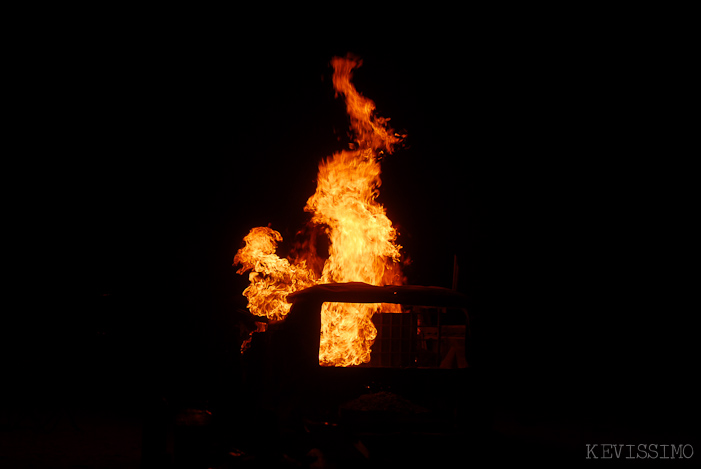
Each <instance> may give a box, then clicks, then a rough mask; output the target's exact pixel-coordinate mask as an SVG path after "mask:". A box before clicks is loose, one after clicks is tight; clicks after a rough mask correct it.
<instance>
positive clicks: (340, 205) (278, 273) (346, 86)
mask: <svg viewBox="0 0 701 469" xmlns="http://www.w3.org/2000/svg"><path fill="white" fill-rule="evenodd" d="M361 63H362V62H361V61H360V60H358V59H356V58H353V57H351V56H350V55H349V56H348V57H345V58H339V57H335V58H334V59H333V60H332V61H331V65H332V66H333V68H334V75H333V86H334V89H335V90H336V93H337V95H338V93H341V94H343V95H344V96H345V100H346V107H347V111H348V115H349V116H350V121H351V130H352V131H353V135H354V136H355V139H356V141H355V142H354V143H352V144H351V145H350V149H349V150H343V151H341V152H340V153H336V154H334V155H333V156H331V157H330V158H328V159H327V160H325V161H323V162H322V163H321V164H320V165H319V175H318V179H317V189H316V192H315V193H314V195H313V196H312V197H310V198H309V200H308V201H307V205H306V207H305V210H306V211H308V212H311V213H312V214H313V217H312V222H313V223H316V224H318V225H321V226H323V227H324V228H325V231H326V234H327V235H328V238H329V241H330V245H329V257H328V259H326V261H325V262H324V264H323V270H322V271H321V275H320V276H316V275H315V274H314V272H313V271H312V269H311V268H310V267H308V266H307V264H306V261H305V260H299V259H304V258H305V257H306V258H310V257H312V258H313V257H314V256H313V253H312V255H311V256H309V255H307V256H299V257H298V258H297V259H298V260H297V261H296V262H290V261H289V260H287V259H281V258H280V257H278V256H277V255H276V254H275V250H276V247H277V242H279V241H282V236H281V235H280V233H278V232H277V231H274V230H272V229H270V228H254V229H252V230H251V232H250V233H249V234H248V235H247V236H246V237H245V238H244V241H245V242H246V245H245V247H243V248H242V249H240V250H239V251H238V253H237V254H236V257H235V258H234V263H235V264H241V268H240V269H239V270H238V273H244V272H246V271H248V270H250V271H251V273H250V274H249V279H250V281H251V284H250V286H249V287H248V288H246V290H244V292H243V294H244V295H245V296H246V297H247V298H248V308H249V309H250V311H251V312H252V313H253V314H256V315H259V316H266V317H268V318H270V319H273V320H279V319H282V318H284V316H285V315H286V314H287V313H288V312H289V310H290V305H289V304H288V303H287V302H286V298H287V295H288V294H289V293H292V292H294V291H297V290H300V289H303V288H306V287H309V286H311V285H313V284H317V283H331V282H364V283H368V284H371V285H400V284H401V283H402V275H401V270H400V263H399V261H400V249H401V246H399V245H397V244H396V242H395V241H396V238H397V231H396V230H395V229H394V228H393V227H392V222H391V221H390V220H389V218H387V215H386V213H385V209H384V207H383V206H382V205H381V204H379V203H378V202H377V201H376V198H377V196H378V194H379V192H378V188H379V187H380V183H381V182H380V162H379V159H380V158H381V157H382V155H383V154H384V153H385V152H386V153H392V151H393V147H394V145H395V144H397V143H399V142H400V141H401V139H402V137H403V136H400V135H398V134H396V133H395V132H394V131H393V130H392V129H391V128H389V126H388V124H387V122H388V121H389V119H385V118H382V117H379V116H375V115H374V114H373V113H374V109H375V104H374V103H373V102H372V101H371V100H369V99H367V98H365V97H363V96H362V95H361V94H360V93H358V92H357V90H356V89H355V87H354V86H353V85H352V84H351V82H350V79H351V76H352V71H353V69H354V68H357V67H359V66H360V65H361ZM380 308H382V311H384V312H399V305H379V304H348V303H325V304H324V305H323V307H322V312H321V314H322V316H321V346H320V348H319V363H321V364H322V365H335V366H350V365H359V364H361V363H365V362H368V361H370V346H371V345H372V343H373V341H374V339H375V337H376V335H377V331H376V330H375V327H374V326H373V324H372V321H371V318H372V315H373V314H374V313H375V312H379V311H380Z"/></svg>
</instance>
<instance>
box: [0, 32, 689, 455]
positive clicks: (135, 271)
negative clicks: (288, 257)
mask: <svg viewBox="0 0 701 469" xmlns="http://www.w3.org/2000/svg"><path fill="white" fill-rule="evenodd" d="M83 26H84V27H81V28H61V27H59V29H58V31H57V33H56V34H52V35H50V37H46V36H44V35H36V36H31V37H29V36H27V37H24V36H22V37H24V39H22V41H24V42H23V44H24V45H25V46H29V49H30V50H31V51H32V53H31V54H24V53H20V54H19V57H18V58H19V59H20V60H19V62H20V63H19V64H18V66H17V67H15V68H14V69H13V70H14V72H13V73H15V74H16V75H17V77H16V78H17V81H18V82H19V83H18V85H17V87H16V91H17V93H15V95H16V96H17V97H18V98H19V99H20V101H21V105H20V106H19V107H18V108H17V112H16V114H15V119H14V122H15V125H16V126H17V135H18V136H19V138H20V140H21V141H22V145H20V146H16V148H21V149H22V150H21V151H20V152H19V153H17V154H16V155H15V156H14V157H13V158H10V159H9V160H8V161H9V162H8V167H7V169H8V171H7V174H8V178H9V177H10V176H12V177H11V178H10V179H12V181H10V182H12V183H13V186H8V187H17V189H16V190H13V192H12V193H11V194H10V195H9V196H8V197H7V199H6V200H7V201H8V207H9V209H8V210H9V220H10V223H9V224H8V226H10V227H11V228H8V231H10V232H11V233H14V238H13V241H12V242H10V243H8V250H11V251H12V253H13V255H16V256H17V260H16V261H15V262H16V266H15V265H14V263H13V267H11V268H10V267H8V270H10V269H11V275H9V277H11V278H12V280H11V281H10V283H8V285H7V291H8V292H9V297H8V303H7V305H13V306H12V307H11V308H9V307H8V308H6V309H8V310H11V311H8V313H6V314H5V319H6V320H5V323H4V325H3V331H2V334H3V336H4V337H3V341H2V343H3V347H4V350H3V358H4V359H5V361H6V365H5V366H4V372H5V373H6V376H7V377H8V378H7V379H4V380H3V382H4V384H3V387H5V388H6V389H7V390H8V391H9V392H7V393H3V395H6V396H8V397H4V398H3V401H2V406H1V408H2V414H1V415H0V418H1V419H2V420H1V421H0V432H1V434H0V441H1V443H0V445H1V446H0V449H1V451H0V466H2V467H75V468H77V467H135V466H138V465H139V464H140V461H141V456H142V455H143V454H144V451H145V452H146V453H148V452H149V451H153V452H154V453H157V452H158V451H160V449H162V448H163V447H164V444H165V448H166V449H167V450H168V451H171V452H172V451H176V450H175V449H174V448H175V447H176V446H178V444H176V437H175V436H174V433H173V432H174V430H173V429H174V428H175V427H173V426H172V425H171V424H169V423H168V422H171V421H173V420H172V419H173V418H174V416H176V415H178V413H182V412H183V411H184V410H185V409H188V408H194V409H200V410H203V409H205V408H207V409H209V410H211V412H212V416H213V417H212V418H215V417H216V418H217V419H219V420H218V421H219V422H222V421H225V422H227V423H228V425H233V426H235V427H236V428H237V429H240V428H242V427H244V426H245V425H246V424H245V423H244V422H245V420H246V419H245V418H241V415H247V414H248V413H249V412H250V406H249V402H248V401H247V398H246V396H245V394H244V393H243V392H242V391H241V387H240V366H239V364H238V344H239V343H240V340H241V338H242V332H241V330H240V327H239V326H240V324H241V323H242V320H243V319H244V318H245V314H244V313H243V312H242V311H243V310H244V309H245V299H244V298H243V297H242V296H241V295H240V292H241V291H242V290H243V289H244V288H245V285H246V279H245V278H244V277H241V276H238V275H236V274H235V269H234V268H233V267H232V266H231V262H232V259H233V257H234V254H235V253H236V250H237V249H238V248H239V247H240V245H241V240H242V238H243V236H244V235H245V234H246V233H247V232H248V230H249V229H250V228H252V227H254V226H264V225H267V224H268V223H271V226H272V227H273V228H274V229H277V230H279V231H280V232H281V233H282V235H283V237H284V238H285V243H287V242H289V241H290V240H292V238H293V237H294V233H295V232H296V231H297V230H298V229H299V228H301V227H302V226H303V225H304V223H305V222H306V220H307V218H306V216H307V214H306V213H305V212H303V210H302V209H303V207H304V204H305V202H306V199H307V198H308V197H309V196H310V195H311V194H312V193H313V191H314V187H315V177H316V167H317V164H318V162H319V160H320V159H321V158H324V157H326V156H329V155H330V154H332V153H333V152H335V151H338V150H340V149H341V148H343V146H344V145H345V140H344V139H345V138H346V137H345V135H346V129H347V123H346V121H345V117H344V108H343V105H342V103H341V102H340V101H339V100H335V99H334V97H333V91H332V88H331V83H330V73H331V71H330V69H329V67H328V66H327V64H328V61H329V59H330V58H331V57H332V56H333V55H339V54H341V55H342V54H345V53H346V52H347V51H353V52H355V53H356V54H358V55H360V56H361V57H363V59H364V61H365V63H364V65H363V67H362V68H361V69H360V70H359V71H358V72H357V73H356V79H355V83H356V86H357V87H358V89H359V90H360V91H361V92H362V93H364V94H365V95H366V96H368V97H370V98H371V99H373V100H375V101H376V104H377V108H378V113H379V114H380V115H383V116H389V117H391V118H392V121H391V124H392V125H393V126H394V127H395V128H396V129H398V130H406V132H407V133H408V134H409V137H408V139H407V142H406V143H407V145H406V147H405V148H404V149H401V150H399V151H397V153H396V154H395V155H391V156H390V157H388V158H386V159H385V160H384V161H383V175H382V177H383V185H382V187H381V194H380V198H379V200H380V201H381V202H382V203H383V204H384V205H385V206H386V208H387V212H388V215H389V217H390V218H391V219H392V220H393V222H394V223H395V224H396V225H397V226H398V227H399V231H400V239H399V242H400V244H402V245H403V246H404V251H405V252H406V254H407V255H408V256H409V257H411V259H412V261H413V262H412V264H411V265H409V266H408V267H407V269H406V275H407V277H408V279H409V282H410V283H413V284H419V285H439V286H446V287H448V286H450V282H451V277H452V262H453V255H457V256H458V259H459V262H460V281H459V285H458V289H459V291H461V292H462V293H464V294H466V295H467V296H468V297H469V298H470V301H471V307H470V310H471V312H472V313H473V314H475V315H476V316H479V317H481V318H482V319H483V322H482V328H481V330H480V331H479V334H478V336H477V338H476V340H478V350H479V351H480V353H481V364H482V365H481V366H482V367H483V368H482V369H483V370H484V382H485V383H486V385H487V387H488V389H489V393H488V395H489V399H488V408H489V409H490V412H491V413H492V414H493V415H494V420H493V423H492V424H491V425H490V426H488V427H487V428H488V429H487V430H485V433H483V434H482V435H481V437H479V438H478V437H474V438H475V439H474V440H471V441H473V447H477V448H478V449H479V450H480V451H482V454H483V455H484V454H487V455H488V456H489V457H491V455H494V457H495V458H505V459H507V460H510V461H512V462H517V463H520V462H522V461H525V460H532V461H542V460H543V459H546V458H549V457H551V456H552V457H559V458H561V459H564V460H566V461H568V464H567V465H568V466H569V465H571V463H572V462H574V464H576V463H577V462H580V461H582V462H591V461H584V458H585V456H586V449H585V446H584V445H585V444H587V443H591V444H595V443H599V444H602V443H619V442H621V441H623V442H631V443H633V444H653V443H654V444H663V443H666V442H672V443H677V444H686V443H689V444H693V445H694V450H695V451H696V452H699V451H701V444H699V443H698V442H699V431H698V426H697V423H698V421H699V420H698V416H699V414H698V405H697V400H698V399H697V396H698V395H699V392H698V391H699V390H698V385H697V384H696V382H695V379H694V378H695V376H696V375H697V374H698V373H697V370H698V365H697V364H696V362H695V359H694V357H697V356H698V350H697V348H698V347H696V344H697V343H698V340H697V337H696V336H697V333H696V329H695V328H694V327H693V325H694V316H695V315H696V311H697V310H698V308H697V307H694V306H693V305H694V304H696V302H695V301H693V302H690V301H689V300H688V298H687V296H688V294H687V292H689V291H691V289H692V287H695V284H693V283H692V280H691V279H692V278H693V277H691V274H689V272H693V270H694V267H695V265H696V262H695V260H694V256H693V252H692V251H691V249H690V248H689V246H690V243H689V241H690V239H692V234H691V233H692V231H691V226H692V224H691V220H693V218H694V217H693V215H694V214H695V213H696V212H695V210H694V209H690V208H689V202H690V201H692V200H697V199H698V197H697V195H696V194H695V192H696V185H695V184H693V182H692V181H691V179H692V178H691V175H692V174H693V172H692V171H691V170H690V166H689V163H688V162H689V161H690V156H689V153H688V150H687V149H686V147H685V145H684V141H685V138H686V137H685V136H686V135H688V134H689V132H690V123H689V122H688V121H687V120H686V117H685V116H686V115H687V113H686V111H688V109H687V108H688V107H689V104H687V103H689V100H690V97H689V92H688V90H689V89H690V88H689V87H688V83H689V82H690V78H691V76H692V72H691V68H690V66H689V65H688V60H686V59H685V57H684V53H683V47H682V45H683V44H685V43H691V42H690V41H688V40H686V38H685V37H684V35H685V34H686V30H685V29H684V28H675V29H674V32H673V33H672V32H669V31H666V32H664V33H663V32H662V31H661V30H660V29H656V28H647V29H645V30H644V31H628V30H625V31H624V30H622V29H620V28H618V27H613V28H609V27H606V26H602V29H600V30H597V31H598V33H597V34H593V33H592V32H591V31H590V29H588V28H583V29H578V30H577V32H575V33H572V32H571V31H572V27H574V26H573V25H570V24H563V25H562V27H555V26H553V27H552V28H549V29H547V30H543V29H539V28H530V27H529V26H528V25H523V24H521V26H520V27H519V28H516V29H514V28H513V27H512V26H508V25H505V24H502V23H501V22H497V23H495V24H494V27H493V28H492V27H484V28H483V29H481V30H479V32H477V30H468V31H467V32H466V33H465V34H464V35H462V34H461V33H459V32H460V31H464V28H454V29H452V30H453V31H456V33H455V34H451V35H445V36H441V35H438V36H431V37H432V39H431V40H430V41H428V40H420V39H417V37H419V36H420V35H418V36H417V34H416V30H412V32H411V34H410V33H409V32H404V33H398V35H394V36H391V38H392V39H390V40H388V42H387V43H386V44H385V45H383V46H378V45H377V44H376V45H373V46H370V47H368V46H362V45H359V44H354V43H353V41H351V40H348V39H343V38H341V37H340V36H342V35H341V34H338V33H335V34H330V33H332V32H333V31H326V32H325V33H324V34H323V36H322V37H324V38H325V39H324V40H323V41H322V40H316V39H315V40H312V41H305V40H299V41H296V42H295V41H293V42H290V41H288V40H285V41H282V42H277V43H270V44H272V45H270V46H260V45H257V46H255V47H254V45H252V43H251V37H250V36H248V35H241V34H238V35H234V36H233V37H231V36H229V35H228V34H226V33H225V32H223V31H224V30H219V29H217V28H214V27H213V28H201V29H203V30H205V31H206V32H203V31H201V30H200V29H198V30H197V31H195V30H193V29H190V28H178V27H173V30H170V28H165V27H164V30H163V32H162V33H161V32H159V33H156V30H155V29H153V28H146V29H145V31H146V32H134V30H132V29H130V30H129V31H131V32H129V31H126V30H125V29H124V28H123V27H122V26H123V25H122V26H115V25H114V24H111V23H110V24H108V23H107V22H105V21H102V20H100V21H96V22H94V23H91V24H87V25H83ZM604 29H605V30H606V32H604V31H603V30H604ZM159 31H160V30H159ZM227 31H228V30H227ZM220 33H221V34H220ZM412 38H413V39H412ZM18 40H19V39H18ZM264 42H266V41H264ZM230 44H233V45H232V46H231V47H229V45H230ZM256 44H258V42H256ZM266 44H267V42H266ZM339 138H340V141H339V140H338V139H339ZM285 243H283V245H282V246H281V250H282V251H283V253H284V250H285V249H289V246H288V245H287V244H285ZM218 425H219V424H218ZM74 427H77V428H78V429H76V428H74ZM217 428H219V427H217ZM227 432H228V430H227ZM227 432H224V433H219V435H224V436H223V437H221V438H224V439H225V440H226V441H229V440H227V439H228V438H229V437H231V439H233V440H234V441H232V444H233V445H234V449H235V448H237V446H236V445H237V444H238V442H237V441H235V439H236V438H238V437H240V436H241V432H240V430H237V431H235V432H233V436H231V435H232V434H230V433H227ZM191 433H192V432H191ZM195 433H196V431H195ZM164 434H165V435H166V439H165V443H164V442H163V438H162V435H164ZM244 434H245V432H244ZM168 435H170V436H168ZM244 436H245V435H244ZM473 436H474V435H473ZM178 438H180V437H178ZM183 438H184V440H183V439H180V440H178V441H179V442H180V443H179V444H180V445H181V446H180V448H186V447H188V445H187V443H183V441H188V440H187V439H188V438H190V440H189V441H197V439H198V438H201V437H200V436H197V435H194V436H192V435H191V436H190V437H183ZM480 438H483V440H480ZM215 441H220V440H216V439H215ZM474 441H480V443H479V444H478V443H474ZM440 446H441V445H440V444H438V447H440ZM239 449H240V448H239ZM154 453H150V454H151V455H149V454H147V455H146V458H147V459H148V458H150V457H155V456H153V454H154ZM402 454H406V452H403V453H402ZM695 458H696V459H698V454H697V455H695ZM595 462H599V461H595ZM637 462H638V461H633V463H637ZM643 463H656V461H644V462H643ZM241 464H243V463H241ZM242 467H245V466H242Z"/></svg>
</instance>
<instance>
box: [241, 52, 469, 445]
mask: <svg viewBox="0 0 701 469" xmlns="http://www.w3.org/2000/svg"><path fill="white" fill-rule="evenodd" d="M361 64H362V61H361V60H360V59H358V58H356V57H354V56H352V55H348V56H346V57H342V58H341V57H335V58H334V59H333V60H332V61H331V65H332V66H333V68H334V74H333V86H334V89H335V91H336V95H337V96H338V95H343V96H344V98H345V104H346V110H347V113H348V115H349V117H350V128H351V134H352V135H353V136H354V141H353V142H352V143H350V145H349V148H348V149H346V150H342V151H340V152H337V153H335V154H333V155H332V156H331V157H329V158H327V159H325V160H324V161H322V162H321V163H320V164H319V172H318V178H317V188H316V191H315V193H314V194H313V195H312V196H311V197H310V198H309V199H308V201H307V204H306V206H305V208H304V209H305V211H307V212H310V213H311V214H312V217H311V222H310V223H311V224H312V225H313V226H314V230H315V233H319V234H320V237H323V238H324V239H325V240H326V243H325V244H326V246H324V247H323V248H320V247H319V246H317V243H316V242H315V240H311V241H309V242H307V243H305V245H304V246H303V247H302V248H300V249H297V250H296V251H295V253H294V255H292V256H288V257H286V258H283V257H280V256H279V255H278V254H277V253H276V251H277V246H278V243H280V242H281V241H282V235H281V234H280V233H279V232H278V231H276V230H274V229H272V228H271V227H269V226H268V227H257V228H253V229H251V230H250V232H249V233H248V235H246V236H245V238H244V244H245V245H244V246H243V247H242V248H241V249H240V250H239V251H238V252H237V253H236V256H235V258H234V265H238V266H240V267H239V269H238V271H237V272H238V273H239V274H245V273H248V278H249V281H250V284H249V285H248V287H247V288H246V289H245V290H244V292H243V295H244V296H246V298H247V299H248V309H249V311H250V312H251V313H252V314H253V315H255V316H257V317H258V318H259V320H258V321H257V322H256V325H257V328H256V330H255V331H253V332H252V333H251V335H250V337H249V338H248V339H247V340H245V341H244V343H243V346H242V354H243V363H244V374H245V382H246V384H247V386H248V387H249V392H250V395H251V396H253V398H254V399H255V400H256V402H257V404H258V405H259V406H260V407H261V408H266V409H267V410H269V411H270V412H272V413H273V414H274V415H276V418H277V419H278V422H283V423H282V425H283V426H289V427H295V426H297V427H299V426H300V425H303V426H304V427H305V428H306V430H307V431H313V429H314V428H316V429H317V430H318V429H323V431H327V430H329V428H335V427H336V426H338V425H342V426H343V427H344V428H347V429H348V428H352V429H354V430H355V431H357V432H360V433H362V434H365V435H366V436H367V435H372V434H376V435H380V434H381V435H383V436H382V438H383V439H385V440H386V437H387V434H388V432H389V433H396V432H397V431H401V432H402V433H403V434H405V437H406V431H407V430H408V429H410V430H411V432H413V434H415V435H424V436H425V435H426V434H427V432H433V433H434V434H435V433H438V434H446V433H450V432H455V431H456V430H457V429H464V427H465V426H466V425H467V426H470V425H472V424H474V423H475V422H478V421H480V418H478V416H477V415H476V413H475V410H478V411H479V410H481V409H482V408H483V406H482V405H481V403H480V399H481V398H480V397H479V392H480V391H479V387H478V386H477V385H476V383H477V380H475V379H474V374H475V370H474V366H473V365H474V357H473V354H472V341H471V335H472V326H473V324H472V323H471V318H470V316H469V314H468V311H467V298H466V297H465V296H464V295H462V294H460V293H458V292H457V291H456V290H455V284H456V282H455V275H456V272H454V282H453V283H454V288H453V289H452V290H451V289H447V288H439V287H426V286H414V285H406V278H405V277H404V276H403V274H402V269H401V268H402V263H403V253H402V246H400V245H399V244H398V243H397V238H398V232H397V230H396V229H395V227H394V226H393V224H392V221H391V220H390V219H389V218H388V217H387V214H386V211H385V208H384V207H383V206H382V205H381V204H380V203H379V202H378V201H377V197H378V194H379V187H380V185H381V180H380V172H381V171H380V162H381V160H382V158H384V157H385V156H386V155H389V154H391V153H393V151H394V149H395V147H396V146H397V145H398V144H400V143H401V142H402V140H403V138H404V137H406V136H405V135H402V134H400V133H398V132H395V131H394V130H393V129H392V128H390V127H389V119H387V118H383V117H379V116H376V115H375V114H374V110H375V105H374V103H373V102H372V101H371V100H370V99H368V98H366V97H364V96H362V95H361V94H360V93H359V92H358V91H357V90H356V89H355V87H354V86H353V84H352V83H351V77H352V71H353V70H354V69H356V68H357V67H359V66H360V65H361ZM317 241H318V240H317ZM373 349H374V351H373ZM403 441H404V442H406V438H404V439H403Z"/></svg>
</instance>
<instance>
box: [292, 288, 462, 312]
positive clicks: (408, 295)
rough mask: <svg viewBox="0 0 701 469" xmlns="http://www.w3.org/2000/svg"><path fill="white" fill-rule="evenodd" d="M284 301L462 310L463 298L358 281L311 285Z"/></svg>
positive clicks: (432, 290) (443, 291)
mask: <svg viewBox="0 0 701 469" xmlns="http://www.w3.org/2000/svg"><path fill="white" fill-rule="evenodd" d="M287 301H288V302H290V303H297V302H300V301H313V302H317V303H326V302H333V303H397V304H403V305H416V306H438V307H456V308H464V307H466V303H467V297H466V296H465V295H463V294H461V293H458V292H456V291H454V290H450V289H447V288H442V287H425V286H419V285H386V286H382V287H378V286H374V285H369V284H367V283H362V282H349V283H327V284H321V285H314V286H313V287H309V288H305V289H304V290H300V291H297V292H294V293H291V294H289V295H288V296H287Z"/></svg>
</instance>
